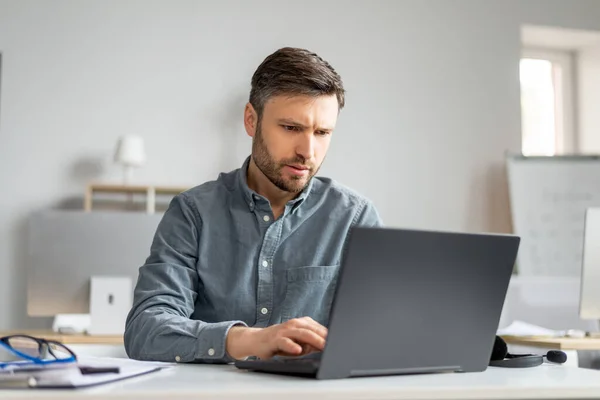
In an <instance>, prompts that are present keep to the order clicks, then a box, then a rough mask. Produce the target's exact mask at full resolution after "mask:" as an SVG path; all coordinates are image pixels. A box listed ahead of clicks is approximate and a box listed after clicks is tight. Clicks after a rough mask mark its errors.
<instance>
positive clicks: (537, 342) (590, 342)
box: [502, 336, 600, 350]
mask: <svg viewBox="0 0 600 400" xmlns="http://www.w3.org/2000/svg"><path fill="white" fill-rule="evenodd" d="M502 338H503V339H504V340H505V341H506V343H508V344H514V345H520V346H532V347H543V348H548V349H555V350H600V337H598V336H592V337H584V338H572V337H548V336H502Z"/></svg>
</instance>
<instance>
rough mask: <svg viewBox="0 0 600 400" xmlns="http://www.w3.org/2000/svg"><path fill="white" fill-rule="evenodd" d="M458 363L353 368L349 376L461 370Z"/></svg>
mask: <svg viewBox="0 0 600 400" xmlns="http://www.w3.org/2000/svg"><path fill="white" fill-rule="evenodd" d="M461 370H462V368H461V367H460V366H459V365H450V366H438V367H421V368H384V369H369V370H363V369H355V370H352V371H350V376H380V375H402V374H423V373H428V372H430V373H437V372H455V371H461Z"/></svg>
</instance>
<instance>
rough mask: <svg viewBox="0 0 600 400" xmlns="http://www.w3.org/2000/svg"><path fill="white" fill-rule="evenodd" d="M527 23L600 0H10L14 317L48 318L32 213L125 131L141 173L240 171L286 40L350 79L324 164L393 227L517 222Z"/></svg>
mask: <svg viewBox="0 0 600 400" xmlns="http://www.w3.org/2000/svg"><path fill="white" fill-rule="evenodd" d="M521 23H535V24H548V25H561V24H562V25H565V26H568V27H571V28H587V29H600V2H595V1H572V0H564V1H527V0H524V1H502V2H497V1H491V0H490V1H473V0H456V1H451V2H450V1H445V0H440V1H422V0H413V1H373V2H366V1H354V2H351V1H339V2H332V1H329V2H327V1H313V2H310V1H303V2H296V1H287V2H282V1H275V0H274V1H254V2H247V1H235V2H233V1H229V2H226V1H218V2H217V1H212V2H201V1H167V0H165V1H86V2H78V1H52V2H47V1H37V2H32V1H16V0H15V1H1V0H0V52H2V61H3V66H2V86H1V90H2V93H1V96H2V98H1V101H0V107H1V109H0V188H2V191H3V195H2V196H0V304H1V305H2V307H0V329H5V328H16V327H18V328H26V327H37V326H45V324H47V323H48V321H47V320H32V319H29V318H27V317H26V316H25V289H26V285H25V271H24V268H25V265H24V243H25V226H24V224H25V221H26V218H27V216H28V215H29V213H30V212H31V211H32V210H36V209H40V208H46V207H53V206H55V205H57V204H58V203H60V202H62V201H64V200H65V199H66V198H69V197H73V196H75V197H80V196H81V195H82V193H83V189H84V186H83V185H84V184H85V182H86V181H87V179H89V178H102V179H111V178H114V177H115V176H117V174H118V170H116V169H115V168H114V167H112V166H111V165H110V164H109V163H108V160H109V158H110V154H111V151H112V148H113V146H114V143H115V141H116V139H117V137H118V136H119V135H121V134H125V133H130V132H133V133H137V134H141V135H143V136H144V137H145V138H146V142H147V146H148V153H149V163H148V165H147V167H145V168H144V169H142V170H140V171H138V173H137V175H136V176H137V178H138V180H140V181H152V182H158V183H172V184H196V183H200V182H203V181H206V180H209V179H214V178H215V177H216V175H217V173H218V172H219V171H222V170H229V169H233V168H236V167H238V166H239V164H240V163H241V161H242V160H243V158H244V156H245V155H246V153H247V152H248V151H249V149H250V140H249V139H248V138H247V137H246V136H245V135H244V132H243V129H242V124H241V117H242V107H243V105H244V102H245V101H246V99H247V96H248V89H249V81H250V76H251V74H252V72H253V71H254V69H255V68H256V66H257V65H258V64H259V63H260V61H261V60H262V59H263V58H264V57H265V56H266V55H267V54H269V53H270V52H272V51H274V50H275V49H276V48H278V47H281V46H285V45H291V46H301V47H307V48H310V49H312V50H314V51H316V52H317V53H319V54H321V55H322V56H323V57H325V58H326V59H328V60H329V61H330V62H331V63H332V64H333V65H334V66H335V67H336V68H337V69H338V71H339V72H340V74H341V75H342V77H343V78H344V80H345V84H346V87H347V89H348V102H347V104H348V105H347V108H346V109H345V110H344V111H343V113H342V115H341V118H340V120H339V125H338V129H337V132H336V134H335V138H334V142H333V146H332V149H331V152H330V154H329V156H328V158H327V160H326V165H325V166H324V168H323V169H322V174H323V175H329V176H331V177H333V178H335V179H338V180H339V181H341V182H343V183H346V184H348V185H350V186H352V187H354V188H355V189H357V190H359V191H360V192H362V193H364V194H366V195H368V196H369V197H370V198H371V199H373V201H374V202H375V204H376V205H377V206H378V208H379V209H380V211H381V214H382V216H383V217H384V219H385V221H386V222H387V223H388V224H389V225H393V226H411V227H425V228H440V229H457V230H476V231H482V230H484V231H500V232H506V231H509V230H510V222H509V212H508V206H507V193H506V187H505V179H504V177H503V154H504V152H505V151H506V150H512V151H515V150H519V146H520V132H519V130H520V119H519V118H520V112H519V85H518V59H519V51H520V38H519V26H520V24H521ZM100 167H102V168H100ZM99 168H100V169H102V171H101V172H98V169H99Z"/></svg>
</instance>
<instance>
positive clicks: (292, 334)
mask: <svg viewBox="0 0 600 400" xmlns="http://www.w3.org/2000/svg"><path fill="white" fill-rule="evenodd" d="M326 338H327V328H325V327H324V326H323V325H321V324H319V323H318V322H316V321H315V320H313V319H312V318H310V317H304V318H296V319H291V320H289V321H286V322H284V323H282V324H278V325H272V326H269V327H268V328H246V327H241V326H234V327H232V328H231V329H230V330H229V333H228V334H227V340H226V343H225V350H226V351H227V353H228V354H229V355H230V356H231V357H232V358H235V359H243V358H246V357H249V356H257V357H259V358H261V359H269V358H271V357H273V356H302V355H305V354H309V353H312V352H315V351H322V350H323V348H324V347H325V339H326Z"/></svg>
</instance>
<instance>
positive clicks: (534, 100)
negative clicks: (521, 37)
mask: <svg viewBox="0 0 600 400" xmlns="http://www.w3.org/2000/svg"><path fill="white" fill-rule="evenodd" d="M519 72H520V82H521V124H522V125H521V128H522V152H523V154H524V155H541V156H553V155H557V154H565V153H572V152H574V150H575V148H574V147H575V145H574V143H575V128H574V122H573V114H574V111H573V110H574V103H573V67H572V55H571V53H569V52H567V51H557V50H524V51H523V55H522V58H521V62H520V68H519Z"/></svg>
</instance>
